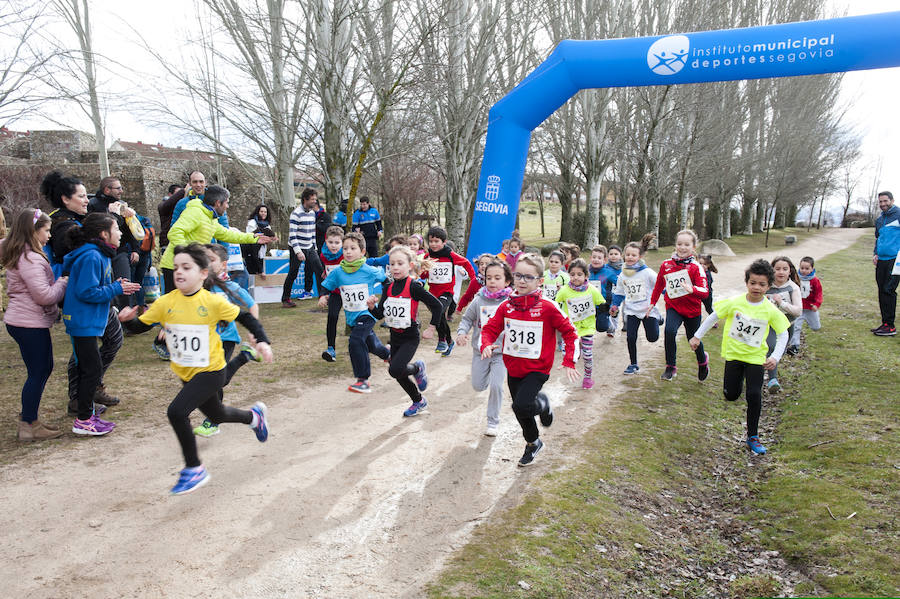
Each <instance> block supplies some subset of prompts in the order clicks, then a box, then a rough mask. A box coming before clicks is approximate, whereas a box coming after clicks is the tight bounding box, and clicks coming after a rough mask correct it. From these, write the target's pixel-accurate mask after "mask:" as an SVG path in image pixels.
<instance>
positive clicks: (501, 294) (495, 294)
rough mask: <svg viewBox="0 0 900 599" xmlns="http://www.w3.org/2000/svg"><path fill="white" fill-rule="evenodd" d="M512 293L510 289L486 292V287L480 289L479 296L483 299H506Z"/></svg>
mask: <svg viewBox="0 0 900 599" xmlns="http://www.w3.org/2000/svg"><path fill="white" fill-rule="evenodd" d="M511 293H512V287H504V288H503V289H498V290H497V291H488V289H487V287H482V288H481V295H482V296H483V297H484V298H485V299H492V300H496V299H506V298H508V297H509V296H510V294H511Z"/></svg>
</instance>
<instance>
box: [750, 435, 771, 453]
mask: <svg viewBox="0 0 900 599" xmlns="http://www.w3.org/2000/svg"><path fill="white" fill-rule="evenodd" d="M747 447H749V448H750V451H752V452H753V453H756V454H759V455H764V454H765V453H766V446H765V445H763V444H762V443H760V442H759V437H757V436H756V435H754V436H752V437H747Z"/></svg>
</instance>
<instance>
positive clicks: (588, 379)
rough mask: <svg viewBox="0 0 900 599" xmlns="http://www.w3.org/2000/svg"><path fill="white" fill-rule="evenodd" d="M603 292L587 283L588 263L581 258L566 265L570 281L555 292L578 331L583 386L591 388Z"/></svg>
mask: <svg viewBox="0 0 900 599" xmlns="http://www.w3.org/2000/svg"><path fill="white" fill-rule="evenodd" d="M604 302H605V300H604V299H603V294H602V293H600V290H599V289H597V288H596V287H594V286H593V285H591V284H590V283H588V265H587V263H586V262H585V261H584V260H582V259H581V258H576V259H575V260H572V263H571V264H569V284H568V285H566V286H565V287H563V288H562V289H560V290H559V293H557V294H556V303H557V304H558V305H559V306H560V309H562V311H563V314H565V315H566V316H568V317H569V320H571V321H572V324H573V325H574V326H575V331H576V332H577V333H578V340H579V342H580V344H581V357H582V359H583V360H584V379H583V380H582V381H581V388H582V389H593V388H594V333H595V332H596V329H597V306H599V305H601V304H603V303H604Z"/></svg>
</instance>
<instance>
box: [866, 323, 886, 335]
mask: <svg viewBox="0 0 900 599" xmlns="http://www.w3.org/2000/svg"><path fill="white" fill-rule="evenodd" d="M886 326H887V325H886V324H885V323H883V322H882V323H881V324H880V325H878V326H877V327H875V328H874V329H869V330H870V331H872V332H873V333H874V332H876V331H880V330H881V329H883V328H884V327H886Z"/></svg>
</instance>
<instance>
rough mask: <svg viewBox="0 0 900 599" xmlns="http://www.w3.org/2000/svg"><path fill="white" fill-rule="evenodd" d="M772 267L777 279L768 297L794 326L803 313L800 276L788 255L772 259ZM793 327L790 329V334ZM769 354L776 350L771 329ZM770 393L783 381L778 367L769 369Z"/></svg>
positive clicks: (775, 390)
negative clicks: (779, 377) (780, 378)
mask: <svg viewBox="0 0 900 599" xmlns="http://www.w3.org/2000/svg"><path fill="white" fill-rule="evenodd" d="M772 268H773V269H774V271H775V279H774V281H773V282H772V284H771V285H770V286H769V290H768V291H766V297H768V298H769V300H770V301H771V302H772V303H773V304H775V305H776V306H777V307H778V309H779V310H781V312H782V313H783V314H784V315H785V316H787V319H788V323H790V325H791V326H793V323H794V320H796V319H797V317H798V316H800V314H802V313H803V300H802V299H801V297H800V278H799V277H798V276H797V269H796V268H795V267H794V263H793V262H791V259H790V258H788V257H787V256H778V257H777V258H775V259H774V260H772ZM792 332H793V329H790V330H788V336H790V335H791V334H792ZM766 345H768V347H769V354H771V353H772V352H773V351H774V350H775V333H773V332H772V331H769V336H768V337H767V338H766ZM768 389H769V393H778V392H779V391H780V390H781V383H779V382H778V367H777V366H776V367H775V368H771V369H770V370H769V383H768Z"/></svg>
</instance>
